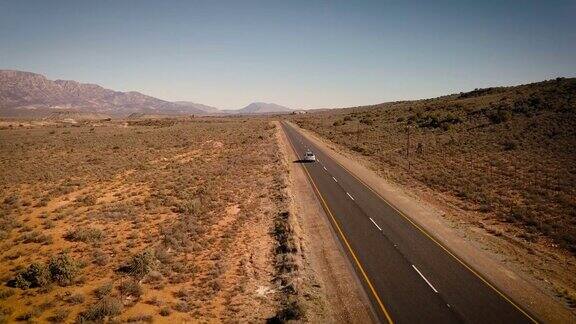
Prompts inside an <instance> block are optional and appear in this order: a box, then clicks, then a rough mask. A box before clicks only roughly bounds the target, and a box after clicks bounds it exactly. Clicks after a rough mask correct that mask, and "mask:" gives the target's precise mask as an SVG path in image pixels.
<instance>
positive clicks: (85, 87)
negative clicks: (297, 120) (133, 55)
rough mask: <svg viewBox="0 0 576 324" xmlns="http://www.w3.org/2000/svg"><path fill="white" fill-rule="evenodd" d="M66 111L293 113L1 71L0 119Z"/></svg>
mask: <svg viewBox="0 0 576 324" xmlns="http://www.w3.org/2000/svg"><path fill="white" fill-rule="evenodd" d="M62 110H68V111H70V110H72V111H77V112H80V113H83V112H84V113H92V114H94V113H96V114H105V115H113V116H114V115H119V116H127V115H130V114H134V113H137V114H154V115H190V114H196V115H216V114H263V113H286V112H290V111H292V110H291V109H289V108H287V107H283V106H280V105H276V104H267V103H252V104H250V105H248V106H246V107H244V108H242V109H239V110H219V109H217V108H215V107H211V106H207V105H203V104H199V103H194V102H188V101H176V102H170V101H166V100H162V99H158V98H154V97H151V96H147V95H144V94H142V93H140V92H135V91H130V92H121V91H114V90H110V89H106V88H103V87H101V86H99V85H96V84H88V83H80V82H76V81H70V80H49V79H48V78H46V77H45V76H43V75H41V74H36V73H31V72H23V71H14V70H0V115H2V116H38V115H39V116H42V115H48V114H51V113H53V112H54V111H62Z"/></svg>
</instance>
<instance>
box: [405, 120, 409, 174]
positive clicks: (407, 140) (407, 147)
mask: <svg viewBox="0 0 576 324" xmlns="http://www.w3.org/2000/svg"><path fill="white" fill-rule="evenodd" d="M406 160H408V172H410V126H406Z"/></svg>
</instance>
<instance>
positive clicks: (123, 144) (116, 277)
mask: <svg viewBox="0 0 576 324" xmlns="http://www.w3.org/2000/svg"><path fill="white" fill-rule="evenodd" d="M147 123H150V125H135V126H128V127H122V126H120V125H122V124H121V123H120V122H118V123H115V124H110V125H107V126H103V127H99V128H94V127H92V126H91V125H86V124H82V125H80V126H78V127H65V126H57V127H56V126H46V127H33V128H24V127H23V128H20V127H18V128H14V129H2V130H0V131H1V132H2V134H1V135H0V138H1V139H2V140H1V141H0V151H1V152H2V154H1V156H2V158H1V159H0V164H1V165H2V168H1V169H2V171H0V188H2V189H1V190H0V201H1V202H2V204H1V205H0V260H1V261H0V282H1V283H0V323H4V322H14V321H16V320H22V321H24V320H27V321H33V322H47V321H49V320H50V319H51V318H52V317H56V315H58V317H59V318H60V320H58V321H59V322H74V321H76V320H78V319H80V318H81V317H80V313H86V314H88V313H90V314H94V315H93V316H92V315H91V316H92V318H94V320H95V321H96V322H104V321H109V320H110V321H117V322H124V321H140V322H147V321H153V322H177V323H182V322H264V321H266V320H267V319H269V318H271V317H273V316H275V314H276V313H277V312H278V310H279V308H280V306H281V301H282V300H283V298H284V296H285V295H286V294H285V292H284V291H282V290H280V289H279V287H278V285H277V284H276V277H277V275H276V272H277V269H276V267H275V260H276V259H277V258H276V257H277V255H276V254H275V253H274V250H275V246H276V245H277V242H276V240H275V239H274V237H272V235H271V232H272V229H273V227H274V219H275V217H276V215H277V214H278V213H279V212H280V211H282V210H285V207H284V204H283V201H284V200H286V198H285V196H283V195H282V194H281V191H280V190H279V188H281V187H282V185H281V183H280V182H279V181H278V178H280V177H283V176H285V175H286V173H287V172H286V171H285V170H284V169H282V168H281V166H282V165H280V164H279V163H278V161H279V160H280V158H279V155H278V154H277V153H276V151H277V141H276V135H275V132H276V131H275V130H274V127H272V125H270V124H269V123H268V122H267V121H258V120H247V121H223V122H222V121H212V120H210V121H186V120H178V121H171V120H159V121H153V122H147ZM22 143H25V145H22ZM262 152H265V153H262ZM94 232H96V233H97V234H98V235H96V236H94V237H92V238H89V237H88V235H89V234H90V233H94ZM68 233H84V234H85V236H86V237H85V238H81V235H79V234H78V235H69V234H68ZM143 252H146V253H148V255H150V256H151V257H149V258H147V259H144V258H139V259H135V257H136V256H139V255H141V254H142V253H143ZM59 255H67V256H69V257H70V258H71V259H72V260H73V261H72V263H73V264H74V267H73V268H74V271H72V272H73V273H74V276H72V277H73V278H72V280H71V282H67V283H63V284H60V283H59V282H56V281H55V279H54V278H52V277H50V280H49V281H48V282H43V283H42V284H35V285H34V286H33V287H25V286H23V285H22V284H19V285H16V284H11V283H10V282H11V281H12V280H13V278H16V277H17V274H18V273H21V272H22V271H23V270H26V269H29V267H30V265H31V264H33V263H36V264H39V265H43V267H44V268H46V265H47V264H48V262H49V260H51V259H52V258H53V257H54V256H59ZM133 260H137V261H136V262H141V263H143V264H146V266H145V270H144V271H143V274H140V273H136V272H134V271H132V270H122V269H124V268H126V265H130V264H134V262H133ZM138 260H141V261H138ZM38 277H39V276H38ZM44 277H45V276H44ZM124 283H131V284H132V286H131V288H130V289H124V288H122V287H123V284H124ZM30 286H32V284H30ZM106 286H108V287H109V289H108V290H107V292H106V293H102V294H100V293H99V294H97V293H96V292H95V291H96V290H97V289H99V288H101V287H106ZM136 288H138V289H136ZM104 298H106V300H107V301H114V304H113V306H114V307H106V308H104V307H100V306H99V305H101V304H103V303H101V301H102V300H104ZM107 305H112V303H107ZM89 310H90V311H91V312H88V311H89ZM96 316H97V318H96Z"/></svg>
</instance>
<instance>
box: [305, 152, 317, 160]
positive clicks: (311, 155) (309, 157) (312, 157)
mask: <svg viewBox="0 0 576 324" xmlns="http://www.w3.org/2000/svg"><path fill="white" fill-rule="evenodd" d="M304 161H307V162H316V155H314V153H312V151H306V153H304Z"/></svg>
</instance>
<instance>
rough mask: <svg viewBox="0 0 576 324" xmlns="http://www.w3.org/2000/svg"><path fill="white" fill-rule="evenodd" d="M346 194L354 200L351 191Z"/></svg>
mask: <svg viewBox="0 0 576 324" xmlns="http://www.w3.org/2000/svg"><path fill="white" fill-rule="evenodd" d="M346 194H347V195H348V197H350V199H352V200H354V197H352V195H351V194H349V193H346Z"/></svg>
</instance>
